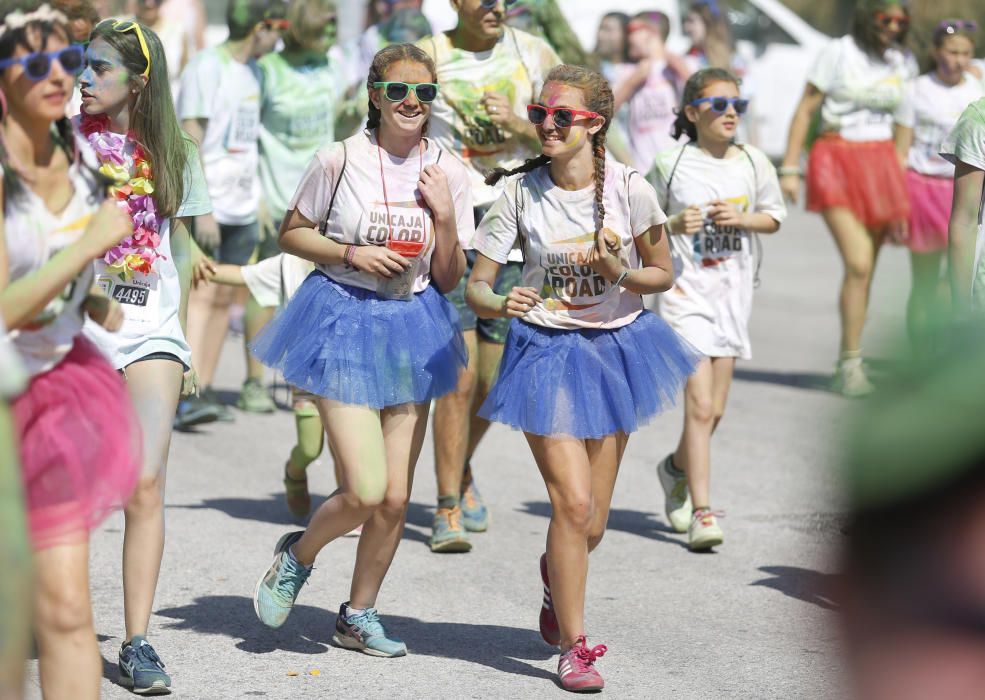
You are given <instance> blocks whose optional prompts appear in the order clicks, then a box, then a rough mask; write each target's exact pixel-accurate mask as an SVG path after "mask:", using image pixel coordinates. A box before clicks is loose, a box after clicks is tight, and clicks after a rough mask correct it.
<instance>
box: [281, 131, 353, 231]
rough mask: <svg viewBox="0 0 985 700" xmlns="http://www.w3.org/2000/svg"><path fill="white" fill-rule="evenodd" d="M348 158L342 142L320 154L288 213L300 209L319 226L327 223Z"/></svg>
mask: <svg viewBox="0 0 985 700" xmlns="http://www.w3.org/2000/svg"><path fill="white" fill-rule="evenodd" d="M344 157H345V156H344V152H343V149H342V144H341V142H340V143H333V144H332V145H330V146H326V147H325V148H322V149H321V150H319V151H318V152H317V153H316V154H315V157H314V158H312V159H311V163H309V164H308V169H307V170H305V171H304V175H302V176H301V182H300V183H299V184H298V189H297V191H296V192H295V193H294V197H293V198H292V199H291V203H290V204H289V205H288V210H291V209H297V211H298V213H299V214H301V216H303V217H304V218H306V219H307V220H308V221H311V222H312V223H315V224H320V223H321V222H322V221H324V220H325V218H326V217H327V216H328V205H329V204H330V203H331V201H332V193H333V192H334V191H335V183H336V182H337V181H338V178H339V177H340V176H341V174H342V162H343V159H344Z"/></svg>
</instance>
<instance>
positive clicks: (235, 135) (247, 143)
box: [226, 102, 260, 151]
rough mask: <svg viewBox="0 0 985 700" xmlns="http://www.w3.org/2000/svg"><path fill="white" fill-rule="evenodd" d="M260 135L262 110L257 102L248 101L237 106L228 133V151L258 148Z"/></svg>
mask: <svg viewBox="0 0 985 700" xmlns="http://www.w3.org/2000/svg"><path fill="white" fill-rule="evenodd" d="M259 135H260V111H259V109H257V103H255V102H247V103H246V104H241V105H240V106H239V107H237V109H236V112H235V113H234V114H233V120H232V122H231V123H230V124H229V132H228V134H227V135H226V150H227V151H247V150H249V149H251V148H256V143H257V138H259Z"/></svg>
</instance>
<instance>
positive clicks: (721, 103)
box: [688, 97, 749, 114]
mask: <svg viewBox="0 0 985 700" xmlns="http://www.w3.org/2000/svg"><path fill="white" fill-rule="evenodd" d="M705 102H707V103H709V104H710V105H711V111H712V112H714V113H715V114H725V112H726V110H728V106H729V105H732V108H733V109H735V113H736V114H745V113H746V110H747V109H749V100H747V99H745V98H742V97H702V98H701V99H698V100H694V101H693V102H689V103H688V104H690V105H691V106H692V107H697V106H698V105H701V104H704V103H705Z"/></svg>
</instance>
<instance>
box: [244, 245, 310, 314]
mask: <svg viewBox="0 0 985 700" xmlns="http://www.w3.org/2000/svg"><path fill="white" fill-rule="evenodd" d="M314 269H315V264H314V263H313V262H310V261H308V260H305V259H303V258H299V257H297V256H295V255H290V254H288V253H280V254H279V255H275V256H274V257H272V258H267V259H266V260H261V261H260V262H258V263H256V264H255V265H244V266H243V267H242V268H241V271H242V273H243V280H244V281H245V282H246V286H247V288H248V289H249V290H250V294H251V295H253V298H254V299H256V302H257V304H259V305H260V306H263V307H267V308H272V307H276V306H283V305H284V304H285V303H287V300H288V299H290V298H291V297H292V296H294V293H295V292H296V291H298V287H300V286H301V283H302V282H304V278H305V277H307V276H308V275H309V274H310V273H311V271H312V270H314Z"/></svg>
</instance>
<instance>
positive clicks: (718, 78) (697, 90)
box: [670, 68, 742, 141]
mask: <svg viewBox="0 0 985 700" xmlns="http://www.w3.org/2000/svg"><path fill="white" fill-rule="evenodd" d="M712 83H733V84H734V85H735V86H736V87H739V85H741V84H742V81H741V80H739V79H738V78H737V77H735V76H734V75H733V74H732V73H730V72H729V71H727V70H725V69H724V68H702V69H701V70H699V71H698V72H697V73H695V74H694V75H692V76H691V77H690V78H688V79H687V82H686V83H685V84H684V95H683V96H682V97H681V106H680V107H679V108H678V109H677V110H676V113H677V118H676V119H674V125H673V127H671V130H670V135H671V136H673V137H674V140H675V141H676V140H677V139H679V138H680V137H681V136H682V135H685V134H686V135H687V137H688V139H689V140H690V141H697V140H698V127H697V126H695V125H694V122H692V121H691V120H690V119H688V118H687V114H686V113H685V111H684V108H685V107H687V106H688V105H689V104H691V103H692V102H694V101H695V100H698V99H701V97H702V96H703V95H702V93H703V92H704V91H705V88H706V87H708V86H709V85H711V84H712Z"/></svg>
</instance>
